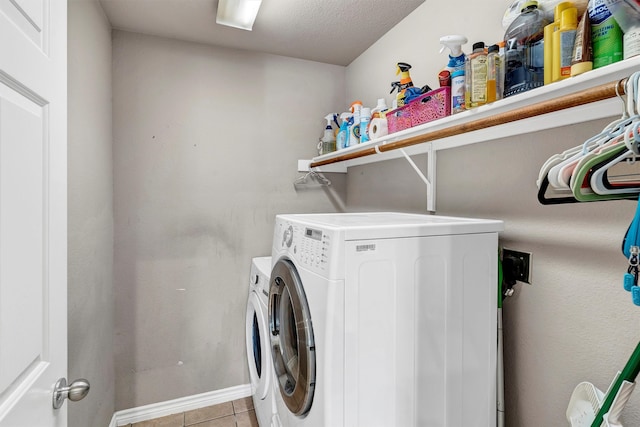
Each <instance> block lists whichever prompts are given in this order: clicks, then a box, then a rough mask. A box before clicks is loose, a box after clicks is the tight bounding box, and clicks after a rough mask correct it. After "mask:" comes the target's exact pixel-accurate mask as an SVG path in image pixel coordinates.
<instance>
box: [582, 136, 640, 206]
mask: <svg viewBox="0 0 640 427" xmlns="http://www.w3.org/2000/svg"><path fill="white" fill-rule="evenodd" d="M625 150H627V147H626V146H625V145H624V144H616V145H613V146H611V147H607V148H605V149H604V150H603V151H602V152H600V153H598V154H593V153H589V154H588V155H586V156H585V158H584V159H583V160H581V161H580V163H578V165H577V166H576V169H575V170H574V172H573V174H572V176H571V189H572V191H573V197H575V198H576V200H578V201H580V202H596V201H600V200H620V199H630V198H631V199H636V198H637V197H638V194H637V193H623V194H603V195H600V194H596V193H594V192H593V190H591V189H590V188H583V187H582V184H583V183H584V182H585V178H586V177H587V176H588V175H589V173H590V172H591V169H593V168H594V167H595V166H597V165H598V164H600V163H602V162H605V161H607V160H608V159H615V158H616V157H618V156H619V155H620V154H621V153H623V152H624V151H625Z"/></svg>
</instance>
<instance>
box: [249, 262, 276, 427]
mask: <svg viewBox="0 0 640 427" xmlns="http://www.w3.org/2000/svg"><path fill="white" fill-rule="evenodd" d="M270 272H271V257H270V256H269V257H257V258H253V259H252V260H251V274H250V277H249V298H248V300H247V316H246V342H247V361H248V364H249V378H250V379H251V395H252V398H253V406H254V408H255V411H256V418H257V419H258V423H259V425H260V427H269V426H271V420H272V418H273V415H274V413H275V400H274V399H275V397H274V390H275V389H274V384H273V372H274V371H273V363H272V362H271V348H270V347H271V345H270V342H269V329H268V310H267V302H268V301H269V274H270Z"/></svg>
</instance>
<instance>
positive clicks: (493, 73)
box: [487, 44, 502, 102]
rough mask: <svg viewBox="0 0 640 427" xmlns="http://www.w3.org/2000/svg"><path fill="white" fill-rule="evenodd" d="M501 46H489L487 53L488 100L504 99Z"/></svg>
mask: <svg viewBox="0 0 640 427" xmlns="http://www.w3.org/2000/svg"><path fill="white" fill-rule="evenodd" d="M499 51H500V47H499V46H498V45H497V44H494V45H491V46H489V50H488V54H487V102H493V101H495V100H496V99H502V82H501V81H500V76H501V68H502V64H501V63H500V54H499V53H498V52H499Z"/></svg>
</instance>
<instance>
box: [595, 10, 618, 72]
mask: <svg viewBox="0 0 640 427" xmlns="http://www.w3.org/2000/svg"><path fill="white" fill-rule="evenodd" d="M588 10H589V20H590V21H591V43H592V46H593V68H594V69H596V68H600V67H604V66H605V65H609V64H613V63H614V62H618V61H620V60H621V59H622V40H623V35H622V29H621V28H620V26H619V25H618V23H617V22H616V20H615V18H614V17H613V15H612V14H611V11H609V8H607V5H606V4H605V0H589V5H588Z"/></svg>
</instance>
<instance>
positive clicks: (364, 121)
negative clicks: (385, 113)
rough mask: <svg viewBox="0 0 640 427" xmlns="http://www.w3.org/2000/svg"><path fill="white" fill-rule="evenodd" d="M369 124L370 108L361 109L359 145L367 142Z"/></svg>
mask: <svg viewBox="0 0 640 427" xmlns="http://www.w3.org/2000/svg"><path fill="white" fill-rule="evenodd" d="M370 122H371V108H369V107H362V109H361V110H360V144H363V143H365V142H367V141H369V140H370V139H371V138H369V123H370Z"/></svg>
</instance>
